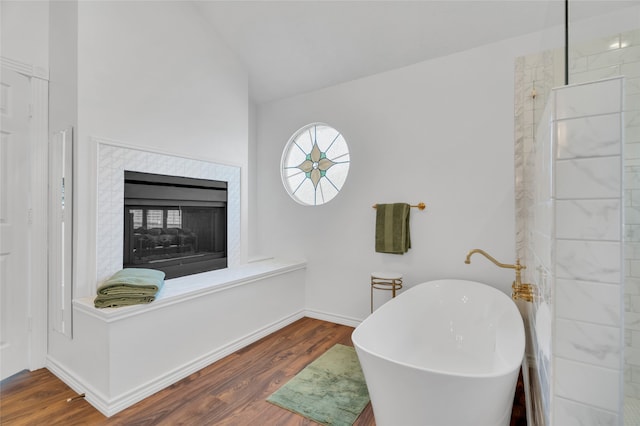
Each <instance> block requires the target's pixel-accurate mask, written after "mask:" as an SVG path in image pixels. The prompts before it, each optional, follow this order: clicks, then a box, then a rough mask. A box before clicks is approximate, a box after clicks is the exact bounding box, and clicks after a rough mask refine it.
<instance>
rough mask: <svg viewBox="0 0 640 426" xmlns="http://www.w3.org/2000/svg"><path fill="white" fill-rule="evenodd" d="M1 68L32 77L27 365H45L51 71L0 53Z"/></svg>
mask: <svg viewBox="0 0 640 426" xmlns="http://www.w3.org/2000/svg"><path fill="white" fill-rule="evenodd" d="M0 66H1V67H2V68H5V69H8V70H11V71H15V72H17V73H19V74H22V75H25V76H26V77H28V78H29V82H30V84H29V86H30V99H29V105H30V115H31V117H30V120H29V156H30V164H31V170H30V171H29V193H28V200H27V203H28V206H29V207H28V208H29V210H28V215H29V217H28V229H27V239H28V245H29V249H28V252H27V256H28V259H27V262H28V265H29V267H28V269H29V271H28V274H27V275H26V285H27V299H28V300H27V306H28V312H27V317H28V321H29V323H28V324H29V336H28V338H27V342H28V349H27V353H28V355H27V357H28V359H27V366H28V368H29V369H30V370H32V371H33V370H36V369H38V368H43V367H44V366H45V364H46V358H47V328H48V321H47V318H48V312H47V285H48V275H47V252H48V250H47V248H48V238H47V235H48V219H47V218H48V211H47V209H48V199H47V195H48V158H49V152H48V141H49V73H48V70H45V69H42V68H40V67H35V66H33V65H30V64H26V63H24V62H20V61H16V60H12V59H10V58H6V57H3V56H0Z"/></svg>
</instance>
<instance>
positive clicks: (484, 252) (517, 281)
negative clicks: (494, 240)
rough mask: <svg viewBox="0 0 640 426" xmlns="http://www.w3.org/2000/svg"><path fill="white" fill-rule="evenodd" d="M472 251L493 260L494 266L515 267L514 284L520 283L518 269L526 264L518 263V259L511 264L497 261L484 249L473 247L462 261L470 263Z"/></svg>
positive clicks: (523, 267) (521, 268)
mask: <svg viewBox="0 0 640 426" xmlns="http://www.w3.org/2000/svg"><path fill="white" fill-rule="evenodd" d="M474 253H479V254H481V255H483V256H484V257H486V258H487V259H489V260H490V261H491V262H493V263H494V264H495V265H496V266H498V267H500V268H509V269H515V270H516V281H515V285H520V284H521V278H520V271H521V270H523V269H525V268H526V266H524V265H521V264H520V259H517V260H516V263H515V264H514V265H511V264H509V263H502V262H498V261H497V260H496V259H495V258H494V257H493V256H491V255H490V254H489V253H487V252H486V251H484V250H481V249H473V250H471V251H470V252H469V253H467V258H466V259H465V261H464V263H466V264H470V263H471V256H472V255H473V254H474Z"/></svg>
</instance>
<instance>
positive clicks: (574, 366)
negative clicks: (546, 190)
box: [534, 77, 624, 425]
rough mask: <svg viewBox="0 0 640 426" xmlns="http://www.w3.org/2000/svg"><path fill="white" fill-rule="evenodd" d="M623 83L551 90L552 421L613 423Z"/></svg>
mask: <svg viewBox="0 0 640 426" xmlns="http://www.w3.org/2000/svg"><path fill="white" fill-rule="evenodd" d="M623 82H624V79H623V78H620V77H619V78H613V79H608V80H601V81H598V82H595V83H585V84H579V85H572V86H566V87H561V88H558V89H554V90H553V92H552V97H551V99H550V101H551V102H552V103H553V113H552V117H553V121H552V131H551V135H552V140H553V146H552V150H551V161H550V162H551V163H552V167H553V169H554V170H553V173H552V176H553V181H554V183H553V185H552V191H553V192H552V202H553V205H552V210H553V216H552V219H553V222H552V224H551V226H550V228H551V229H552V239H551V251H552V256H551V266H552V268H551V271H550V272H551V275H550V277H549V279H550V284H551V296H550V298H549V300H550V301H551V303H552V305H553V306H554V310H555V315H553V316H552V324H553V335H554V338H553V342H552V346H553V351H552V370H553V374H552V380H553V382H552V386H551V389H552V394H553V403H552V414H551V416H552V419H553V420H552V424H556V425H568V424H585V423H584V422H587V423H589V422H590V421H592V420H593V419H598V422H599V424H611V425H615V424H620V423H621V422H620V412H621V407H622V401H623V395H622V386H621V384H622V376H623V367H622V366H623V359H622V357H623V353H622V340H623V328H622V327H623V318H622V306H621V303H620V301H621V300H622V293H623V274H622V262H623V255H622V249H623V247H622V219H621V218H622V152H623V150H622V131H621V129H622V120H623V115H622V114H623V112H622V102H623ZM534 244H535V243H534ZM589 419H591V420H589Z"/></svg>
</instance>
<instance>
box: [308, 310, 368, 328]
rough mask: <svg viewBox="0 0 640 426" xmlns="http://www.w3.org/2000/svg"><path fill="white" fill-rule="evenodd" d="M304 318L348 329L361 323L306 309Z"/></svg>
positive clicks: (352, 319) (349, 318) (357, 320)
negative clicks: (339, 325)
mask: <svg viewBox="0 0 640 426" xmlns="http://www.w3.org/2000/svg"><path fill="white" fill-rule="evenodd" d="M304 316H307V317H309V318H314V319H319V320H322V321H329V322H334V323H336V324H341V325H346V326H349V327H354V328H355V327H357V326H359V325H360V323H361V322H362V320H361V319H358V318H353V317H346V316H344V315H338V314H333V313H330V312H321V311H315V310H313V309H307V310H305V311H304Z"/></svg>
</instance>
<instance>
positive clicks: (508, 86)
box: [257, 9, 636, 322]
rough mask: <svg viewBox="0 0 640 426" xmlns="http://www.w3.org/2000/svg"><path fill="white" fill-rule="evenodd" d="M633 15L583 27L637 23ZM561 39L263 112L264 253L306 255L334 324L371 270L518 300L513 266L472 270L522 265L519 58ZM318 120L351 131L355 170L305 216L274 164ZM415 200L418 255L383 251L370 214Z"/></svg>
mask: <svg viewBox="0 0 640 426" xmlns="http://www.w3.org/2000/svg"><path fill="white" fill-rule="evenodd" d="M630 10H631V11H632V12H631V13H629V10H625V11H624V12H617V13H615V14H612V15H611V16H609V17H607V19H603V18H602V17H599V18H598V21H597V22H588V23H586V26H588V27H589V29H590V31H589V32H587V33H585V32H584V31H582V32H580V31H578V30H579V27H578V29H577V30H574V32H575V33H578V34H579V35H580V37H586V36H587V34H596V33H598V32H600V33H604V34H610V33H613V32H615V30H613V28H619V27H623V26H633V25H634V22H635V21H634V18H633V17H634V13H635V12H636V9H630ZM618 30H619V29H618ZM563 42H564V36H563V30H562V28H552V29H549V30H547V31H545V32H544V33H536V34H531V35H527V36H523V37H519V38H514V39H510V40H505V41H503V42H499V43H495V44H491V45H486V46H482V47H480V48H477V49H473V50H469V51H466V52H462V53H457V54H453V55H451V56H447V57H443V58H438V59H435V60H431V61H427V62H423V63H420V64H416V65H413V66H409V67H406V68H402V69H398V70H394V71H390V72H387V73H384V74H379V75H375V76H372V77H369V78H364V79H360V80H356V81H353V82H349V83H345V84H342V85H338V86H334V87H330V88H327V89H324V90H319V91H316V92H312V93H309V94H303V95H300V96H297V97H293V98H289V99H285V100H282V101H276V102H273V103H268V104H264V105H261V106H259V108H258V126H257V135H258V155H257V158H258V161H257V162H258V194H257V197H258V210H259V212H260V214H259V218H258V229H259V230H260V232H259V238H258V240H259V247H258V249H257V250H260V251H262V252H264V253H265V254H276V255H289V256H296V257H300V256H303V257H304V258H306V259H307V260H308V278H307V308H308V309H309V310H310V311H317V312H320V313H324V314H329V315H334V316H335V317H334V318H333V319H334V320H336V319H338V318H339V317H343V318H345V319H346V320H347V322H349V321H352V320H353V321H357V320H360V319H363V318H364V317H365V316H366V315H367V314H368V313H369V274H370V273H371V272H372V271H376V270H381V269H383V270H389V269H390V270H396V271H398V272H402V273H403V274H404V275H405V285H408V286H411V285H415V284H417V283H420V282H423V281H426V280H431V279H436V278H442V277H457V278H469V279H476V280H479V281H483V282H486V283H488V284H491V285H493V286H495V287H497V288H499V289H501V290H503V291H505V292H510V289H509V287H510V285H511V282H512V281H513V279H514V274H513V271H511V270H502V269H498V268H497V267H495V266H494V265H493V264H491V263H489V262H488V261H487V260H486V259H482V258H480V257H478V258H476V257H474V258H473V259H472V263H471V265H465V264H464V263H463V261H464V257H465V254H466V253H467V251H468V250H469V249H472V248H476V247H479V248H483V249H486V250H487V251H488V252H489V253H490V254H492V255H493V256H494V257H496V258H497V259H498V260H500V261H502V262H506V263H512V262H513V261H515V256H516V255H515V246H514V244H515V235H514V214H515V212H514V172H513V168H514V165H513V160H514V155H513V154H514V151H513V149H514V66H515V65H514V64H515V58H516V57H518V56H522V55H526V54H529V53H533V52H539V51H542V50H544V49H547V48H549V47H559V46H561V45H562V43H563ZM314 121H322V122H326V123H329V124H330V125H332V126H334V127H336V128H337V129H338V130H340V131H341V132H342V133H343V134H344V136H345V138H346V140H347V143H348V144H349V147H350V149H351V153H352V156H351V169H350V172H349V178H348V180H347V182H346V184H345V186H344V188H343V191H342V193H341V194H339V195H338V197H336V198H335V199H334V200H333V201H331V202H330V203H328V204H326V205H323V206H319V207H304V206H301V205H298V204H297V203H295V202H294V201H293V200H291V199H290V198H289V197H288V195H287V194H286V191H285V190H284V188H283V186H282V183H281V181H280V175H279V169H278V165H279V161H280V156H281V153H282V150H283V148H284V145H285V144H286V142H287V140H288V139H289V137H290V136H291V135H292V134H293V133H294V132H295V131H296V130H297V129H299V128H300V127H302V126H303V125H305V124H308V123H310V122H314ZM420 201H423V202H425V203H426V204H427V210H425V211H424V212H420V211H418V210H417V209H412V212H411V236H412V248H411V250H410V251H409V253H407V254H405V255H402V256H397V255H389V254H379V253H375V252H374V225H375V210H373V209H372V208H371V206H372V205H373V204H375V203H385V202H409V203H411V204H416V203H418V202H420ZM381 297H388V296H386V295H385V296H381ZM380 300H382V298H381V299H380Z"/></svg>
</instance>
